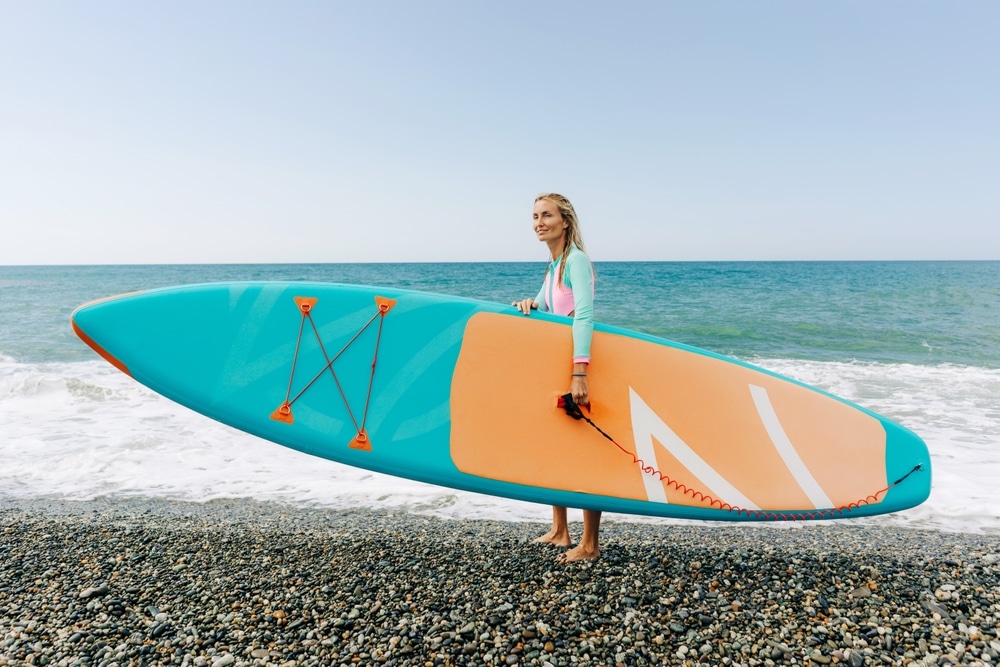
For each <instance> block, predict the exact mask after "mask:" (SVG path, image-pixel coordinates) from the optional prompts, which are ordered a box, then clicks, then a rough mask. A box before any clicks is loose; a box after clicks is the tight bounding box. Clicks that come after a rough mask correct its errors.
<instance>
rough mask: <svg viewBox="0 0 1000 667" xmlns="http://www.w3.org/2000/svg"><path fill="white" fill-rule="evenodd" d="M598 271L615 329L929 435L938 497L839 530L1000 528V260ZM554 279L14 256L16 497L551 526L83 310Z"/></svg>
mask: <svg viewBox="0 0 1000 667" xmlns="http://www.w3.org/2000/svg"><path fill="white" fill-rule="evenodd" d="M595 267H596V273H597V282H596V303H595V310H596V319H597V320H598V321H601V322H605V323H608V324H613V325H617V326H621V327H626V328H629V329H633V330H636V331H641V332H644V333H647V334H652V335H655V336H659V337H662V338H666V339H671V340H674V341H679V342H682V343H686V344H688V345H693V346H696V347H700V348H703V349H706V350H711V351H713V352H717V353H721V354H725V355H729V356H732V357H735V358H737V359H741V360H744V361H748V362H750V363H753V364H755V365H758V366H761V367H764V368H767V369H770V370H772V371H775V372H777V373H780V374H782V375H785V376H788V377H791V378H794V379H796V380H799V381H801V382H805V383H807V384H810V385H813V386H816V387H819V388H821V389H824V390H826V391H828V392H831V393H833V394H836V395H838V396H841V397H843V398H846V399H848V400H850V401H853V402H855V403H858V404H860V405H862V406H864V407H867V408H869V409H871V410H874V411H875V412H878V413H881V414H882V415H885V416H886V417H888V418H890V419H892V420H894V421H897V422H899V423H901V424H903V425H904V426H906V427H907V428H909V429H911V430H912V431H914V432H916V433H917V434H918V435H920V436H921V437H922V438H923V439H924V440H925V442H926V443H927V445H928V447H929V449H930V455H931V461H932V467H933V485H932V491H931V496H930V498H929V499H928V500H927V501H926V502H925V503H923V504H922V505H920V506H918V507H916V508H913V509H910V510H906V511H904V512H898V513H895V514H889V515H882V516H877V517H868V518H858V519H838V520H836V521H841V522H844V521H849V522H858V523H863V524H875V525H881V526H894V527H899V528H903V529H929V530H935V531H944V532H967V533H1000V491H998V490H997V485H998V480H1000V262H934V261H922V262H597V263H596V264H595ZM544 270H545V263H544V262H543V261H539V262H525V263H443V264H434V263H413V264H248V265H236V264H225V265H186V264H185V265H151V266H140V265H124V266H0V499H9V500H23V499H31V500H40V501H45V500H59V501H87V500H92V499H96V498H104V499H111V500H113V499H115V498H126V497H127V498H140V499H152V500H157V501H159V500H178V501H190V502H198V503H204V502H208V501H212V500H214V499H220V498H225V499H234V498H246V499H254V500H258V501H266V502H277V503H283V504H286V505H290V506H298V507H310V508H317V507H319V508H333V509H349V508H381V509H387V508H389V509H393V510H400V511H409V512H413V513H419V514H426V515H431V516H438V517H444V518H449V519H502V520H513V521H537V522H544V521H547V520H548V518H549V517H550V510H549V509H548V508H547V507H544V506H541V505H536V504H531V503H525V502H519V501H513V500H508V499H504V498H495V497H491V496H485V495H479V494H475V493H468V492H462V491H455V490H452V489H447V488H443V487H439V486H433V485H428V484H422V483H419V482H412V481H409V480H404V479H399V478H394V477H388V476H384V475H380V474H376V473H371V472H368V471H365V470H360V469H356V468H351V467H348V466H344V465H341V464H338V463H334V462H331V461H326V460H324V459H318V458H315V457H311V456H308V455H305V454H301V453H298V452H296V451H293V450H290V449H286V448H284V447H281V446H280V445H276V444H274V443H271V442H267V441H265V440H262V439H259V438H257V437H255V436H251V435H248V434H246V433H243V432H240V431H237V430H234V429H232V428H230V427H228V426H224V425H222V424H219V423H217V422H215V421H213V420H211V419H209V418H207V417H204V416H201V415H199V414H197V413H194V412H192V411H190V410H188V409H186V408H183V407H181V406H179V405H177V404H175V403H173V402H171V401H169V400H167V399H165V398H163V397H161V396H159V395H157V394H155V393H153V392H152V391H150V390H148V389H146V388H145V387H143V386H141V385H139V384H138V383H136V382H135V381H133V380H131V379H130V378H129V377H127V376H126V375H124V374H122V373H120V372H118V371H117V370H115V369H114V368H113V367H112V366H111V365H109V364H108V363H106V362H105V361H103V360H102V359H100V358H99V357H98V356H97V355H96V354H95V353H94V352H93V351H91V350H90V349H89V348H88V347H87V346H85V345H84V344H83V343H82V342H81V341H80V340H78V339H77V338H76V336H75V335H74V334H73V333H72V331H71V328H70V320H69V318H70V314H71V312H72V311H73V309H74V308H76V307H77V306H78V305H80V304H83V303H86V302H88V301H91V300H94V299H98V298H101V297H105V296H110V295H114V294H120V293H124V292H130V291H135V290H143V289H149V288H155V287H161V286H168V285H179V284H190V283H204V282H215V281H233V280H255V281H256V280H291V281H323V282H336V283H351V284H365V285H376V286H384V287H399V288H406V289H416V290H424V291H430V292H437V293H441V294H451V295H457V296H463V297H470V298H474V299H481V300H486V301H495V302H502V303H510V302H511V301H513V300H515V299H520V298H524V297H526V296H534V295H535V294H536V292H537V290H538V287H539V285H540V284H541V280H542V278H543V273H544ZM595 363H600V360H595ZM578 518H579V513H575V514H574V513H573V512H571V514H570V519H571V520H574V519H578ZM607 521H623V522H628V521H633V522H643V523H661V524H664V525H669V524H671V523H676V520H668V519H657V518H650V517H638V516H627V515H608V517H607ZM801 525H805V524H801ZM782 527H792V528H796V527H798V526H795V525H791V526H789V525H788V524H782Z"/></svg>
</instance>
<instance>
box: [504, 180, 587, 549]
mask: <svg viewBox="0 0 1000 667" xmlns="http://www.w3.org/2000/svg"><path fill="white" fill-rule="evenodd" d="M531 220H532V229H534V231H535V236H537V237H538V240H539V241H542V242H543V243H545V244H546V245H547V246H548V248H549V256H550V260H551V261H550V263H549V265H548V268H547V269H546V271H545V280H544V282H543V283H542V288H541V290H539V292H538V295H537V296H536V297H535V298H534V299H523V300H521V301H515V302H514V303H513V304H512V305H513V306H515V307H516V308H517V309H518V310H520V311H521V312H522V313H524V314H525V315H530V314H531V311H532V310H541V311H542V312H549V313H555V314H557V315H568V316H570V317H572V318H573V359H572V364H571V365H570V364H567V366H568V367H570V368H572V370H571V371H570V373H569V376H570V377H569V393H570V394H572V395H573V400H574V401H575V402H576V403H577V404H578V405H589V403H590V389H589V387H588V386H587V369H588V368H589V366H590V340H591V337H592V336H593V332H594V270H593V267H592V266H591V264H590V258H588V257H587V254H586V251H585V249H584V246H583V236H582V234H581V233H580V223H579V220H578V219H577V216H576V211H575V210H574V209H573V204H571V203H570V201H569V199H567V198H566V197H564V196H562V195H560V194H556V193H554V192H550V193H546V194H542V195H539V196H538V197H536V198H535V205H534V208H533V210H532V214H531ZM600 527H601V513H600V512H598V511H594V510H584V511H583V538H582V539H581V540H580V543H579V544H578V545H577V546H575V547H573V548H572V549H569V550H568V551H566V552H565V553H564V554H562V555H561V556H560V560H561V561H562V562H564V563H569V562H572V561H577V560H592V559H595V558H599V557H600V555H601V549H600V546H599V544H598V541H599V539H598V538H599V534H600ZM535 541H536V542H544V543H549V544H555V545H557V546H563V547H570V546H572V542H573V541H572V539H571V538H570V534H569V525H568V523H567V519H566V508H565V507H553V508H552V529H551V530H550V531H549V532H547V533H545V534H544V535H542V536H541V537H539V538H538V539H536V540H535Z"/></svg>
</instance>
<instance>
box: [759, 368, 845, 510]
mask: <svg viewBox="0 0 1000 667" xmlns="http://www.w3.org/2000/svg"><path fill="white" fill-rule="evenodd" d="M750 395H751V396H753V402H754V405H756V406H757V414H759V415H760V420H761V421H762V422H763V423H764V428H765V429H766V430H767V434H768V435H769V436H770V437H771V442H772V443H774V448H775V449H777V450H778V454H780V455H781V460H782V461H784V462H785V465H786V466H787V467H788V472H790V473H792V477H794V478H795V481H796V482H798V484H799V487H801V489H802V491H803V492H804V493H805V494H806V496H808V498H809V500H810V501H812V504H813V507H815V508H816V509H825V508H827V507H833V503H832V502H831V501H830V498H829V497H827V495H826V492H825V491H823V487H821V486H820V485H819V482H817V481H816V478H815V477H813V476H812V473H811V472H809V468H807V467H806V464H805V462H804V461H803V460H802V458H801V457H800V456H799V453H798V452H797V451H795V446H794V445H793V444H792V441H791V440H789V439H788V435H787V434H786V433H785V429H784V428H783V427H782V426H781V422H780V421H779V420H778V415H777V414H776V413H775V412H774V406H773V405H771V398H770V397H769V396H768V395H767V390H766V389H764V388H763V387H758V386H757V385H753V384H752V385H750Z"/></svg>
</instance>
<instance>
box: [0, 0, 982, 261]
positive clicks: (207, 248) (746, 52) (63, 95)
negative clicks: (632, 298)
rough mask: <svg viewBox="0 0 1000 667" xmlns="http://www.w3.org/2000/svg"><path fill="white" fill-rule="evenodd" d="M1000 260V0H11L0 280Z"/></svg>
mask: <svg viewBox="0 0 1000 667" xmlns="http://www.w3.org/2000/svg"><path fill="white" fill-rule="evenodd" d="M549 190H554V191H558V192H562V193H563V194H566V195H567V196H569V197H570V199H572V200H573V202H574V203H575V205H576V208H577V210H578V212H579V214H580V217H581V221H582V227H583V231H584V237H585V239H586V242H587V245H588V249H589V250H590V253H591V256H592V257H593V258H594V259H595V260H731V259H736V260H741V259H745V260H763V259H779V260H780V259H807V260H809V259H1000V3H998V2H997V1H996V0H968V1H967V0H958V1H956V2H940V1H935V2H924V1H920V0H890V1H885V2H882V1H879V2H871V1H870V0H863V1H861V0H856V1H851V0H849V1H846V2H825V3H820V2H802V1H801V0H793V1H792V0H790V1H777V0H775V1H753V2H743V1H738V0H732V1H729V2H717V1H712V0H708V1H706V0H697V1H695V0H690V1H689V2H667V1H656V0H649V1H648V2H614V3H612V2H606V3H596V2H548V1H545V0H541V1H530V2H529V1H520V0H512V1H504V2H495V1H487V0H478V1H477V0H470V1H464V0H462V1H456V0H449V1H438V0H421V1H420V2H410V1H406V2H403V1H398V2H379V1H374V2H357V1H355V2H332V1H329V2H328V1H319V0H317V1H315V2H295V1H291V2H277V1H275V2H247V1H244V0H240V1H239V2H236V1H213V2H202V1H200V0H199V1H197V2H195V1H180V2H177V1H171V2H160V3H154V2H133V1H131V0H129V1H99V2H75V1H72V2H71V1H68V0H67V1H51V2H50V1H45V0H39V1H37V2H35V1H30V2H29V1H25V0H0V230H2V231H0V264H65V263H139V262H141V263H146V262H149V263H174V262H178V263H182V262H313V261H316V262H345V261H388V262H402V261H493V260H497V261H501V260H539V261H541V260H543V259H544V258H545V249H544V248H543V247H541V246H540V244H539V243H538V242H537V241H535V240H534V238H533V235H532V233H531V230H530V212H531V204H532V200H533V198H534V196H535V195H536V194H537V193H539V192H542V191H549Z"/></svg>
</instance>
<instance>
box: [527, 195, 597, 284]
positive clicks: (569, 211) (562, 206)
mask: <svg viewBox="0 0 1000 667" xmlns="http://www.w3.org/2000/svg"><path fill="white" fill-rule="evenodd" d="M542 199H546V200H548V201H550V202H552V203H553V204H555V205H556V207H557V208H558V209H559V215H561V216H562V218H563V220H565V221H566V222H567V223H568V224H567V225H566V244H565V245H564V246H563V251H562V256H561V259H562V261H561V262H560V263H559V281H560V282H562V279H563V269H565V268H566V258H567V257H569V251H570V248H572V247H573V246H576V247H577V248H579V249H580V250H582V251H583V252H587V249H586V248H585V247H584V245H583V234H582V233H581V232H580V220H579V219H578V218H577V217H576V209H574V208H573V204H571V203H570V201H569V199H567V198H566V197H564V196H563V195H561V194H558V193H556V192H546V193H543V194H540V195H538V196H537V197H535V203H536V204H537V203H538V202H539V201H541V200H542Z"/></svg>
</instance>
